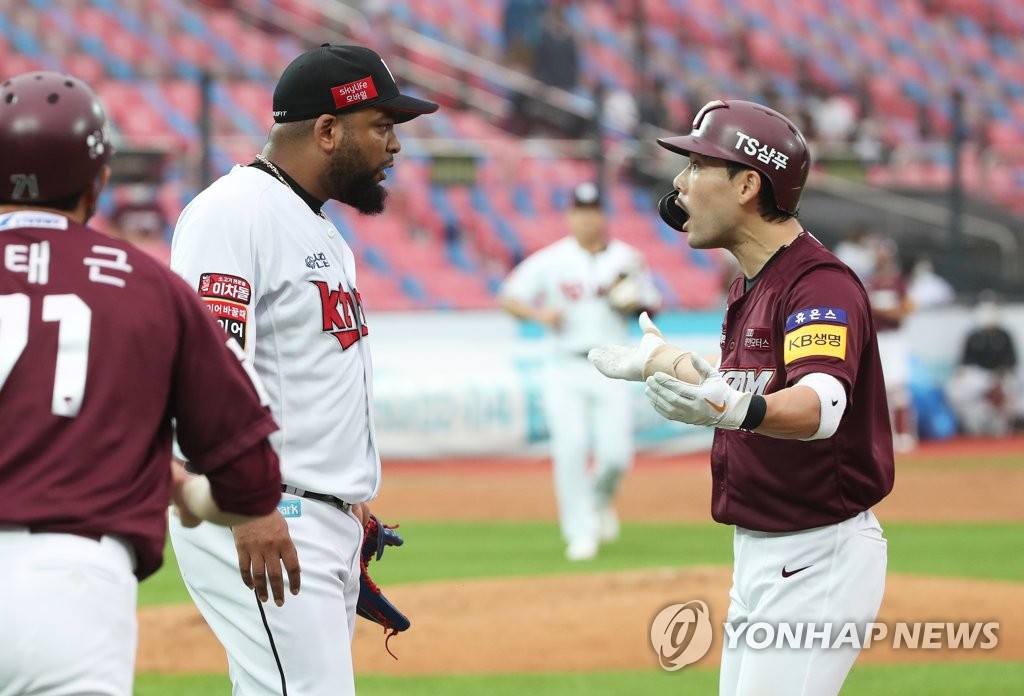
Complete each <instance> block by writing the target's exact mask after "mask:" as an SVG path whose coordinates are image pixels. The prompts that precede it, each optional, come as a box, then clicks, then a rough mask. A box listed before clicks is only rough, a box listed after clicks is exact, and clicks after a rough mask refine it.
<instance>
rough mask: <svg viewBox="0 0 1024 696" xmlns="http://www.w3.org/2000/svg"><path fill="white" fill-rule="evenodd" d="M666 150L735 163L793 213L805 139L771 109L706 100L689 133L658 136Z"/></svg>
mask: <svg viewBox="0 0 1024 696" xmlns="http://www.w3.org/2000/svg"><path fill="white" fill-rule="evenodd" d="M658 144H659V145H661V146H662V147H663V148H665V149H667V150H671V151H672V152H677V153H679V154H681V155H687V156H689V154H690V153H691V152H696V153H697V154H698V155H704V156H706V157H717V158H718V159H724V160H729V161H730V162H737V163H738V164H742V165H744V166H746V167H750V168H752V169H755V170H757V171H759V172H761V173H762V174H764V176H765V177H766V178H767V179H768V181H769V182H771V185H772V192H773V193H774V194H775V205H776V207H778V209H779V210H781V211H782V212H784V213H789V214H790V215H796V212H797V208H798V207H799V203H800V194H801V193H802V192H803V189H804V183H805V182H806V181H807V174H808V172H809V171H810V168H811V156H810V154H808V152H807V141H805V140H804V136H803V134H802V133H801V132H800V130H799V129H798V128H797V127H796V126H795V125H793V122H792V121H790V120H789V119H788V118H786V117H785V116H783V115H782V114H780V113H779V112H777V111H773V110H772V109H769V108H768V107H767V106H761V105H760V104H755V103H753V102H748V101H739V100H731V99H730V100H729V101H722V100H720V99H718V100H715V101H711V102H708V103H707V104H705V105H704V106H703V107H702V108H701V110H700V111H699V112H697V117H696V118H695V119H693V131H692V132H691V133H690V134H689V135H680V136H676V137H674V138H659V139H658Z"/></svg>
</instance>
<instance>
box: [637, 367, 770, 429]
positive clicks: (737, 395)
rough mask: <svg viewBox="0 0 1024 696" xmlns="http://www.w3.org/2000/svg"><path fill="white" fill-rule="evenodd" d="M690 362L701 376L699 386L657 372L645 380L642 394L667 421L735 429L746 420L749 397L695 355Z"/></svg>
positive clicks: (749, 395)
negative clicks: (730, 384) (645, 385)
mask: <svg viewBox="0 0 1024 696" xmlns="http://www.w3.org/2000/svg"><path fill="white" fill-rule="evenodd" d="M690 360H691V361H692V362H693V367H694V369H696V370H697V373H698V374H699V375H700V377H701V380H700V384H691V383H689V382H683V381H681V380H678V379H676V378H675V377H670V376H669V375H666V374H665V373H664V372H658V373H655V374H653V375H651V376H650V377H648V378H647V381H646V384H647V388H646V389H645V390H644V395H645V396H646V397H647V398H648V399H650V402H651V404H653V405H654V409H655V410H656V411H657V412H658V413H660V414H661V415H662V416H664V417H665V418H668V419H669V420H674V421H679V422H681V423H690V424H691V425H706V426H712V427H716V428H724V429H726V430H737V429H738V428H739V427H740V425H741V424H742V423H743V420H744V419H745V418H746V417H747V409H749V408H750V399H751V397H752V396H753V395H752V394H747V393H744V392H740V391H737V390H736V389H733V388H732V387H730V386H729V385H728V384H727V383H726V381H725V379H723V378H722V375H721V373H720V372H719V371H718V370H716V369H715V368H714V367H712V366H711V365H710V364H708V362H707V361H706V360H705V359H704V358H702V357H701V356H699V355H697V354H696V353H693V354H691V356H690Z"/></svg>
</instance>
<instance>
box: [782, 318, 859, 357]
mask: <svg viewBox="0 0 1024 696" xmlns="http://www.w3.org/2000/svg"><path fill="white" fill-rule="evenodd" d="M847 328H848V327H847V317H846V310H843V309H838V308H836V307H808V308H807V309H802V310H800V311H799V312H794V313H793V314H790V315H789V316H788V317H787V318H786V336H785V340H784V342H785V350H784V353H783V362H784V363H785V364H786V365H788V364H789V363H791V362H793V361H794V360H799V359H800V358H808V357H827V358H839V359H840V360H845V359H846V332H847Z"/></svg>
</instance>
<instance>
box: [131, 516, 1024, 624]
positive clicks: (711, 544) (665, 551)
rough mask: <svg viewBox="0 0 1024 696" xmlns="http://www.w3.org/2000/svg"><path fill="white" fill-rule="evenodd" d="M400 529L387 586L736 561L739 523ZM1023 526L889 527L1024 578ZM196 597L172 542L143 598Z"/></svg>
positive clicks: (893, 537) (974, 573) (940, 571)
mask: <svg viewBox="0 0 1024 696" xmlns="http://www.w3.org/2000/svg"><path fill="white" fill-rule="evenodd" d="M401 531H402V533H403V535H404V536H405V538H406V541H407V543H406V545H405V546H403V547H402V548H401V550H398V551H397V553H400V554H401V563H386V562H382V563H379V564H375V565H374V572H373V575H374V579H376V580H378V581H379V582H381V583H383V584H385V585H395V584H398V583H408V582H424V581H430V580H456V579H463V578H483V577H512V576H520V577H521V576H526V575H548V574H555V573H558V574H565V573H592V572H608V571H616V570H630V569H637V568H661V567H679V566H686V565H708V564H719V565H728V564H730V563H732V529H731V528H729V527H725V526H723V525H718V524H711V523H708V524H632V523H626V524H623V527H622V539H621V540H620V541H619V543H617V544H614V545H612V546H609V547H607V548H606V549H603V550H602V551H601V555H600V556H599V557H598V558H597V559H596V560H595V561H594V562H592V563H586V564H577V565H568V564H566V562H565V560H564V559H563V556H562V554H563V551H564V549H563V547H562V543H561V541H560V540H559V537H558V531H557V529H556V526H555V524H554V523H553V522H520V523H515V522H472V523H465V522H459V523H455V522H415V521H413V522H403V523H402V528H401ZM1022 531H1024V530H1022V528H1021V525H1016V524H991V523H984V524H981V523H979V524H917V523H914V524H907V523H894V524H890V525H886V528H885V533H886V536H887V537H888V539H889V570H890V571H892V572H898V573H917V574H921V575H942V576H949V577H970V578H980V579H989V580H1010V581H1015V582H1024V554H1021V553H1019V547H1020V540H1021V534H1022ZM391 553H396V551H392V552H391ZM389 555H390V554H389ZM439 558H443V559H444V563H438V562H437V559H439ZM188 601H189V598H188V593H187V592H186V591H185V588H184V586H183V585H182V584H181V578H180V577H179V576H178V572H177V565H176V564H175V561H174V556H173V553H172V551H171V548H170V547H169V546H168V548H167V554H166V561H165V563H164V567H163V568H162V569H161V570H160V572H158V573H157V574H156V575H154V576H153V577H152V578H150V579H149V580H147V581H146V582H144V583H143V584H142V585H141V586H140V587H139V604H140V605H141V606H147V605H152V604H177V603H180V602H188Z"/></svg>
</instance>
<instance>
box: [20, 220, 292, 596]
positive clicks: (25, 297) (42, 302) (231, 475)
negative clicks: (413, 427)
mask: <svg viewBox="0 0 1024 696" xmlns="http://www.w3.org/2000/svg"><path fill="white" fill-rule="evenodd" d="M0 259H2V260H3V261H2V262H3V268H2V270H0V433H2V434H3V435H2V437H0V498H2V500H3V505H0V524H12V525H19V526H24V527H28V528H29V529H31V530H33V531H37V532H62V533H72V534H80V535H83V536H90V537H95V538H99V537H101V536H103V535H106V534H117V535H121V536H123V537H125V538H126V539H127V540H128V541H130V542H131V543H132V544H133V546H134V548H135V552H136V556H137V559H138V566H137V569H136V574H137V576H138V577H139V579H142V578H145V577H146V576H148V575H150V574H151V573H152V572H154V571H155V570H156V569H157V568H159V567H160V563H161V562H162V557H163V547H164V538H165V533H166V526H167V522H166V510H167V506H168V503H169V501H170V489H171V475H170V461H171V437H172V418H173V419H175V420H176V427H177V434H178V440H179V442H180V444H181V447H182V450H183V451H184V452H185V454H186V455H188V456H189V457H190V459H191V460H192V466H193V468H194V469H195V470H197V471H200V472H203V473H208V474H209V476H210V479H211V482H212V486H213V491H214V498H215V499H216V500H217V502H218V503H219V504H220V505H221V507H222V508H223V509H225V510H228V511H231V512H238V513H242V514H267V513H269V512H271V511H272V510H273V509H274V506H275V505H276V503H277V501H278V500H279V499H280V494H281V489H280V485H281V478H280V468H279V465H278V461H277V457H276V455H275V454H274V453H273V450H271V449H270V447H269V445H267V444H266V441H265V438H266V436H267V435H268V434H269V433H271V432H273V431H274V430H276V428H277V426H276V424H275V423H274V421H273V419H272V418H271V416H270V413H269V411H268V410H267V409H266V408H264V407H263V406H262V405H261V403H260V399H259V397H258V395H257V391H256V389H255V387H254V386H253V383H252V382H251V381H250V379H249V377H248V376H247V374H246V373H245V370H244V368H243V367H242V365H241V364H240V363H239V361H238V359H237V358H236V357H235V355H234V354H232V352H231V350H230V349H229V348H228V346H227V345H226V343H225V337H224V332H223V331H221V329H220V327H219V326H218V325H217V323H216V321H214V319H213V318H212V317H211V316H210V313H209V312H208V311H207V310H206V308H205V307H204V306H203V304H202V303H201V302H200V301H199V299H198V298H197V297H196V296H195V293H194V292H193V291H192V290H191V288H189V287H188V286H187V285H185V283H184V282H183V281H182V280H181V279H180V278H178V277H177V276H176V275H174V274H173V273H172V272H171V271H170V270H169V269H167V268H164V267H162V266H160V265H159V264H158V263H157V262H155V261H153V260H152V259H151V258H149V257H148V256H147V255H146V254H144V253H142V252H141V251H139V250H138V249H136V248H135V247H133V246H132V245H130V244H128V243H126V242H122V241H120V240H115V239H112V238H110V237H107V236H105V235H102V234H99V233H98V232H95V231H93V230H91V229H89V228H87V227H84V226H82V225H79V224H77V223H75V222H72V221H69V220H68V219H67V218H65V217H63V216H60V215H53V214H50V213H43V212H37V211H21V212H14V213H8V214H4V215H0Z"/></svg>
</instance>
